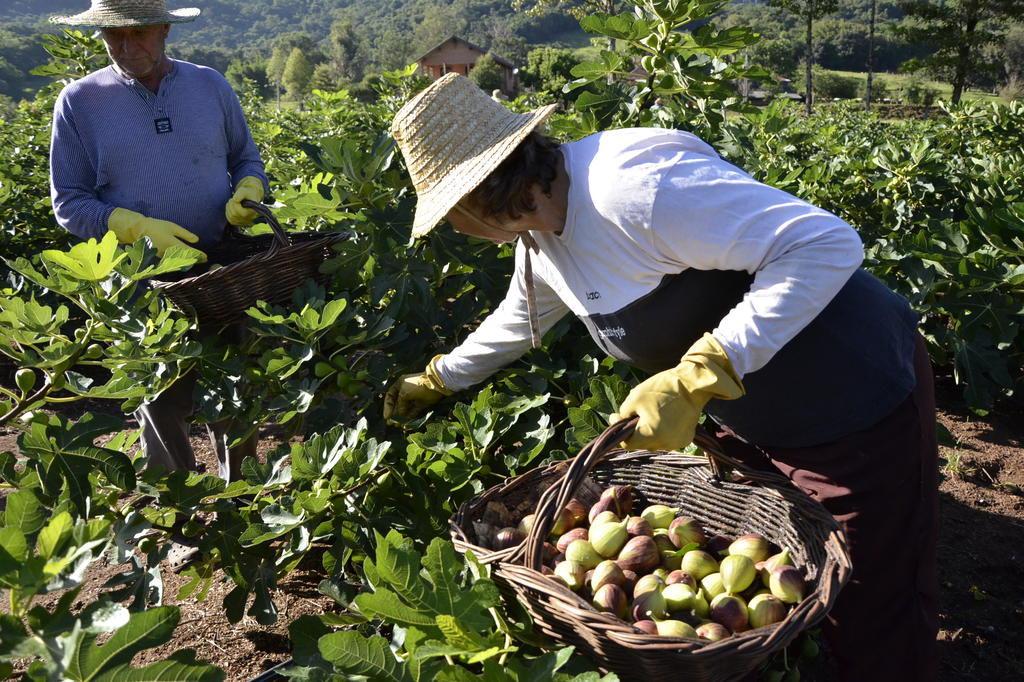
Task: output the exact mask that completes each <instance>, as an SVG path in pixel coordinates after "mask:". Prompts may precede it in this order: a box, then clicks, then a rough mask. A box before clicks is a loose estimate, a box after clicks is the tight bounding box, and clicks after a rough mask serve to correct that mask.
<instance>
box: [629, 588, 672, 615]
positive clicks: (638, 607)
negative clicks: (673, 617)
mask: <svg viewBox="0 0 1024 682" xmlns="http://www.w3.org/2000/svg"><path fill="white" fill-rule="evenodd" d="M632 614H633V620H644V619H645V618H650V619H652V620H657V619H659V618H664V617H665V615H666V614H667V611H666V604H665V597H664V596H663V595H662V594H661V590H652V591H651V592H644V593H643V594H641V595H640V596H639V597H637V598H636V599H634V600H633V609H632Z"/></svg>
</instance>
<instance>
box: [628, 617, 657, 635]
mask: <svg viewBox="0 0 1024 682" xmlns="http://www.w3.org/2000/svg"><path fill="white" fill-rule="evenodd" d="M633 627H635V628H636V629H637V630H639V631H640V632H642V633H644V634H646V635H656V634H658V624H657V623H655V622H654V621H653V620H638V621H637V622H635V623H633Z"/></svg>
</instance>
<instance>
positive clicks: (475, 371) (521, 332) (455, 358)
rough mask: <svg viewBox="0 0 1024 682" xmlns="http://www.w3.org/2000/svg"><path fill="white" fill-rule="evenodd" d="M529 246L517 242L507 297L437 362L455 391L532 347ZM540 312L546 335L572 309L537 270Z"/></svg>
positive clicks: (446, 381) (480, 379)
mask: <svg viewBox="0 0 1024 682" xmlns="http://www.w3.org/2000/svg"><path fill="white" fill-rule="evenodd" d="M525 248H526V247H525V246H523V244H522V242H520V243H519V244H518V245H517V246H516V269H515V272H514V273H513V275H512V281H511V282H510V283H509V287H508V293H507V294H506V295H505V300H503V301H502V302H501V304H500V305H499V306H498V307H497V308H496V309H495V310H494V312H492V313H491V314H490V315H488V316H487V318H486V319H485V320H484V321H483V322H481V323H480V326H479V327H477V328H476V330H474V331H473V333H472V334H470V335H469V336H467V337H466V340H465V341H463V342H462V344H460V345H459V346H458V347H457V348H455V349H454V350H452V351H451V352H450V353H448V354H446V355H444V356H443V357H442V358H441V359H440V360H439V361H438V362H437V365H436V367H437V370H438V374H439V375H440V377H441V380H442V381H443V382H444V385H445V386H446V387H447V388H449V389H451V390H452V391H461V390H463V389H466V388H469V387H470V386H472V385H473V384H478V383H480V382H481V381H483V380H484V379H486V378H487V377H489V376H491V375H492V374H494V373H495V372H497V371H498V370H499V369H501V368H502V367H504V366H505V365H507V364H509V363H510V362H512V361H514V360H516V359H518V358H519V357H520V356H521V355H522V354H523V353H525V352H526V351H527V350H529V349H530V341H531V340H530V316H529V312H528V309H527V304H526V279H525V254H526V251H525ZM534 290H535V293H536V299H537V315H538V317H539V321H540V333H541V335H543V334H544V333H545V332H546V331H548V330H549V329H551V327H553V326H554V325H555V323H556V322H558V321H559V320H560V319H562V317H564V316H565V314H566V313H567V312H569V309H568V307H566V305H565V304H564V303H562V301H561V299H559V298H558V296H557V295H556V294H555V292H554V291H553V290H552V289H551V288H550V287H549V286H548V285H547V284H545V283H544V282H543V281H542V280H541V279H540V278H539V277H538V276H537V275H536V273H535V274H534Z"/></svg>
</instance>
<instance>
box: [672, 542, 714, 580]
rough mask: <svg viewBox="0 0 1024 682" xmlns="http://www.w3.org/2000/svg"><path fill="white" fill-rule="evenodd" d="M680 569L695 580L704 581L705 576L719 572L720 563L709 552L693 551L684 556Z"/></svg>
mask: <svg viewBox="0 0 1024 682" xmlns="http://www.w3.org/2000/svg"><path fill="white" fill-rule="evenodd" d="M679 567H680V568H681V569H682V570H684V571H686V572H687V573H689V574H690V575H692V576H693V577H694V578H695V579H697V580H702V579H703V578H704V576H706V575H710V574H711V573H716V572H717V571H718V562H717V561H715V558H714V557H713V556H711V555H710V554H708V553H707V552H705V551H703V550H699V549H692V550H690V551H689V552H687V553H686V554H684V555H683V560H682V562H681V563H680V566H679Z"/></svg>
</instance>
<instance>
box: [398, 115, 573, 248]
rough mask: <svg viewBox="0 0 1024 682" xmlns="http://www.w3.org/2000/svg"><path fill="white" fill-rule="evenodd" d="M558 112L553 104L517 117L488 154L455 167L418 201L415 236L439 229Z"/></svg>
mask: <svg viewBox="0 0 1024 682" xmlns="http://www.w3.org/2000/svg"><path fill="white" fill-rule="evenodd" d="M557 109H558V105H557V104H549V105H547V106H544V107H541V108H540V109H535V110H533V111H531V112H529V113H526V114H520V115H518V116H516V118H514V119H512V125H509V126H506V128H505V129H504V130H502V131H499V132H498V133H497V134H496V135H495V139H494V141H493V142H492V143H491V145H490V146H489V147H488V148H487V150H486V151H485V152H483V153H481V154H477V155H476V156H473V157H470V158H469V159H466V160H465V161H463V162H462V163H460V164H459V165H458V166H455V167H454V168H452V169H451V170H449V171H448V172H447V173H446V174H445V175H444V176H443V177H442V178H441V179H440V180H439V181H438V182H436V183H434V185H433V186H432V187H431V188H430V190H429V191H427V192H423V193H422V194H420V195H419V196H418V197H417V200H416V216H415V217H414V218H413V222H412V236H413V237H422V236H423V235H425V234H427V233H429V232H430V231H431V230H433V229H434V228H435V227H437V224H438V223H440V222H441V221H442V220H444V217H445V216H446V215H447V214H448V212H449V211H451V210H452V208H454V207H455V204H457V203H459V201H461V200H462V198H463V197H464V196H466V195H467V194H469V193H470V192H472V191H473V190H474V189H476V188H477V187H478V186H479V185H480V183H482V182H483V181H484V180H486V179H487V176H488V175H490V174H491V173H493V172H494V171H495V169H497V167H498V166H500V165H501V162H502V161H504V160H505V159H507V158H508V156H509V154H511V153H512V152H513V151H514V150H515V148H516V147H518V146H519V143H520V142H522V141H523V140H525V139H526V138H527V136H528V135H529V134H530V133H532V132H533V131H534V130H536V129H537V128H538V127H540V125H541V124H543V123H544V122H545V121H546V120H547V119H548V118H549V117H550V116H551V114H553V113H555V111H556V110H557Z"/></svg>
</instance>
